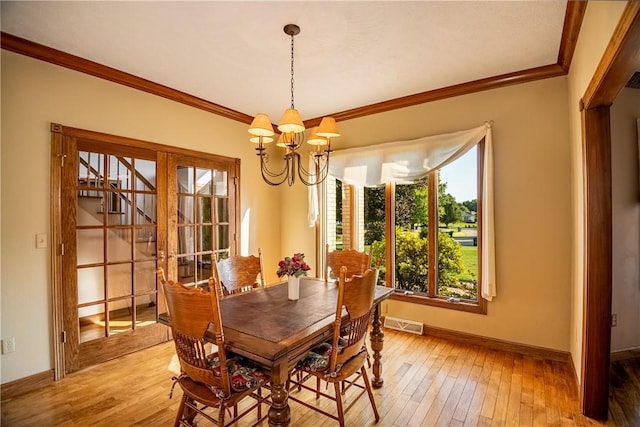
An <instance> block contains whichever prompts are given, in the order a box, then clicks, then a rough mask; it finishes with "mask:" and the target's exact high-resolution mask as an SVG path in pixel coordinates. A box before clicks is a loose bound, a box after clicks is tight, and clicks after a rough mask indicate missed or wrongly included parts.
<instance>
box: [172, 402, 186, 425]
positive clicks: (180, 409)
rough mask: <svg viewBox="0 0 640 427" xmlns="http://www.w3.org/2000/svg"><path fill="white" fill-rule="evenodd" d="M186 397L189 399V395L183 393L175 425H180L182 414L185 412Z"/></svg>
mask: <svg viewBox="0 0 640 427" xmlns="http://www.w3.org/2000/svg"><path fill="white" fill-rule="evenodd" d="M186 399H187V395H183V396H182V399H180V406H178V415H176V421H175V423H173V427H179V426H180V420H181V419H182V416H183V414H184V402H185V400H186Z"/></svg>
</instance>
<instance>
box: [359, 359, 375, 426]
mask: <svg viewBox="0 0 640 427" xmlns="http://www.w3.org/2000/svg"><path fill="white" fill-rule="evenodd" d="M360 371H361V372H362V379H363V380H364V385H365V387H366V388H367V394H368V395H369V401H370V402H371V406H372V407H373V414H374V416H375V417H376V422H378V421H380V415H379V414H378V408H377V407H376V401H375V400H373V390H371V383H370V382H369V376H368V375H367V370H366V369H365V367H364V366H363V367H362V368H361V369H360Z"/></svg>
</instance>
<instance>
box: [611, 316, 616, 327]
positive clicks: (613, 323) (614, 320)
mask: <svg viewBox="0 0 640 427" xmlns="http://www.w3.org/2000/svg"><path fill="white" fill-rule="evenodd" d="M616 326H618V313H613V314H612V315H611V327H612V328H615V327H616Z"/></svg>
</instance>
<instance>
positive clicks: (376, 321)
mask: <svg viewBox="0 0 640 427" xmlns="http://www.w3.org/2000/svg"><path fill="white" fill-rule="evenodd" d="M372 326H373V328H372V330H371V349H372V350H373V379H372V381H371V384H373V386H374V387H377V388H379V387H382V384H383V383H384V380H383V379H382V376H381V375H382V362H381V361H380V359H382V354H381V352H382V345H383V343H384V333H383V332H382V328H381V326H382V322H380V304H377V305H376V306H375V308H374V310H373V323H372Z"/></svg>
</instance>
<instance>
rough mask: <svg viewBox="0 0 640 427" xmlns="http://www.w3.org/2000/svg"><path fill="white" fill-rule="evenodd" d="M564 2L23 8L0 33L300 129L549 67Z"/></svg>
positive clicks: (15, 9) (11, 7) (7, 15)
mask: <svg viewBox="0 0 640 427" xmlns="http://www.w3.org/2000/svg"><path fill="white" fill-rule="evenodd" d="M566 7H567V2H566V1H407V2H404V1H373V2H370V1H305V2H303V1H257V2H251V1H196V2H192V1H133V2H132V1H82V2H81V1H70V2H61V1H44V2H38V1H23V2H11V1H2V3H1V11H0V14H1V30H2V31H3V32H4V33H7V34H11V35H15V36H18V37H20V38H24V39H27V40H30V41H33V42H36V43H39V44H42V45H45V46H48V47H52V48H55V49H58V50H61V51H64V52H67V53H70V54H73V55H76V56H79V57H82V58H85V59H88V60H91V61H94V62H97V63H99V64H103V65H106V66H109V67H112V68H115V69H118V70H121V71H124V72H127V73H130V74H133V75H135V76H137V77H141V78H144V79H147V80H150V81H152V82H154V83H159V84H162V85H165V86H168V87H170V88H173V89H177V90H179V91H181V92H185V93H187V94H189V95H193V96H196V97H199V98H202V99H204V100H207V101H209V102H212V103H215V104H218V105H222V106H224V107H227V108H231V109H233V110H236V111H239V112H241V113H244V114H247V115H249V116H254V115H255V114H256V113H259V112H264V113H267V114H269V116H270V117H271V120H272V121H273V122H277V121H279V119H280V116H281V114H282V112H283V111H284V109H285V108H288V106H289V104H290V85H291V82H290V55H291V50H290V39H289V36H287V35H286V34H284V32H283V27H284V26H285V25H286V24H289V23H294V24H297V25H299V26H300V27H301V32H300V34H299V35H298V36H296V37H295V83H294V84H295V106H296V108H297V109H298V110H299V111H300V114H301V115H302V118H303V120H308V119H311V118H317V117H321V116H324V115H329V114H332V113H336V112H340V111H345V110H349V109H352V108H358V107H364V106H367V105H371V104H375V103H379V102H383V101H387V100H391V99H395V98H399V97H403V96H407V95H413V94H417V93H421V92H427V91H431V90H434V89H439V88H443V87H448V86H452V85H456V84H460V83H466V82H470V81H475V80H479V79H483V78H488V77H494V76H498V75H502V74H506V73H512V72H517V71H521V70H526V69H530V68H534V67H539V66H545V65H550V64H556V63H557V61H558V52H559V48H560V42H561V36H562V30H563V23H564V17H565V10H566Z"/></svg>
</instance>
